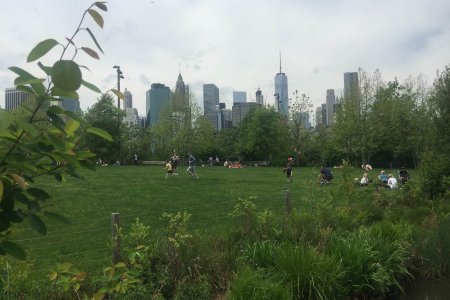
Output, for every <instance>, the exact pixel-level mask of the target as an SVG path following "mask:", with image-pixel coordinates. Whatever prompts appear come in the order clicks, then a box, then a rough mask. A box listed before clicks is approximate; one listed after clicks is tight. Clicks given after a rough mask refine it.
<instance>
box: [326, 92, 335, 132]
mask: <svg viewBox="0 0 450 300" xmlns="http://www.w3.org/2000/svg"><path fill="white" fill-rule="evenodd" d="M335 103H336V96H335V95H334V90H333V89H330V90H327V98H326V105H327V125H328V126H331V125H333V124H334V113H335V111H334V105H335Z"/></svg>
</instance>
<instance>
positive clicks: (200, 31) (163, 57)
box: [0, 0, 450, 116]
mask: <svg viewBox="0 0 450 300" xmlns="http://www.w3.org/2000/svg"><path fill="white" fill-rule="evenodd" d="M92 3H93V2H92V1H86V0H71V1H70V0H64V1H62V0H39V1H35V0H14V1H11V0H10V1H2V9H1V12H0V91H1V93H0V106H2V107H4V97H5V93H4V90H5V89H6V88H8V87H13V82H14V78H15V74H14V73H12V72H11V71H9V70H8V67H10V66H17V67H20V68H23V69H25V70H27V71H29V72H31V73H32V74H34V75H35V76H38V77H42V78H44V77H45V76H44V73H43V72H42V71H41V70H40V69H39V68H37V66H36V63H37V62H32V63H26V57H27V55H28V53H29V52H30V51H31V49H32V48H33V47H34V46H35V45H36V44H37V43H39V42H40V41H42V40H45V39H48V38H54V39H56V40H58V41H59V42H60V43H64V44H65V37H69V36H71V35H72V34H73V33H74V31H75V29H76V27H77V26H78V23H79V21H80V19H81V16H82V14H83V12H84V10H86V9H87V8H88V7H89V6H90V4H92ZM107 6H108V11H107V12H103V11H100V10H99V9H97V10H98V11H99V12H100V13H101V14H102V16H103V18H104V27H103V29H101V28H100V27H99V26H97V24H96V23H95V22H94V21H93V20H92V18H90V16H87V17H86V19H85V22H84V23H83V25H82V27H88V28H90V29H91V31H92V32H93V34H94V35H95V37H96V39H97V41H98V42H99V44H100V46H101V47H102V49H103V51H104V54H102V53H100V51H98V50H97V48H96V46H95V44H94V43H93V41H92V39H91V38H90V37H89V35H88V34H87V32H86V31H80V32H79V33H78V35H77V37H76V38H75V40H74V42H75V44H76V45H77V47H83V46H84V47H89V48H92V49H94V50H96V51H97V52H98V53H99V55H100V59H99V60H95V59H93V58H91V57H90V56H88V55H87V54H85V53H83V52H82V51H79V52H78V54H77V56H76V57H75V61H76V62H77V63H79V64H80V65H85V66H87V67H88V68H89V70H90V71H88V70H85V69H83V70H82V72H83V79H84V80H86V81H89V82H91V83H93V84H95V85H96V86H98V87H99V88H100V89H101V90H102V91H103V92H106V91H108V90H109V89H111V88H116V87H117V74H116V71H115V69H113V66H114V65H119V66H120V67H121V70H122V71H123V74H124V77H125V78H124V79H122V80H121V82H120V85H121V90H122V91H123V90H124V88H126V89H127V90H128V91H130V92H131V93H132V95H133V106H134V107H136V108H137V109H138V112H139V115H141V116H144V115H145V114H146V108H145V94H146V91H147V90H149V89H150V86H151V84H152V83H163V84H165V85H166V86H169V87H170V88H172V89H174V88H175V83H176V80H177V77H178V74H179V72H181V75H182V76H183V79H184V82H185V84H188V85H189V86H190V90H191V92H193V95H194V98H195V100H196V101H197V102H198V104H199V105H200V106H201V107H202V106H203V104H202V103H203V89H202V86H203V84H205V83H214V84H215V85H216V86H218V88H219V90H220V99H221V102H225V103H226V105H227V108H231V105H232V92H233V91H234V90H235V91H246V92H247V101H255V92H256V90H257V89H258V88H260V89H261V91H262V94H263V96H264V98H265V101H266V103H267V104H274V76H275V74H276V73H278V72H279V68H280V53H281V64H282V72H284V73H285V74H286V75H287V77H288V87H289V93H290V94H291V95H293V92H294V91H296V90H297V91H298V93H299V94H306V95H308V96H309V97H310V99H311V102H312V103H313V104H314V107H317V106H319V105H320V104H321V103H324V102H325V97H326V90H327V89H335V91H336V95H338V96H339V95H340V94H341V93H342V89H343V85H344V82H343V81H344V79H343V73H344V72H356V71H358V68H362V69H364V70H366V71H367V72H369V73H371V72H374V71H375V70H376V69H379V70H380V72H381V74H382V78H383V80H385V81H390V80H394V79H395V78H397V79H398V80H399V81H400V82H402V81H403V80H405V79H406V78H407V77H408V76H418V75H423V76H425V77H426V78H427V82H428V84H429V85H432V83H433V81H434V79H435V78H436V74H437V71H438V70H443V69H444V68H445V66H446V65H449V64H450V18H449V16H450V1H448V0H341V1H338V0H314V1H311V0H277V1H275V0H225V1H224V0H220V1H219V0H153V1H151V0H126V1H125V0H112V1H109V2H107ZM61 49H62V48H61V47H59V48H58V47H55V48H54V49H52V50H51V51H50V52H49V53H48V54H47V55H46V56H45V57H43V58H42V59H40V60H39V61H41V62H42V63H44V65H45V64H51V63H52V62H54V61H55V59H57V58H58V57H59V55H60V54H61ZM69 54H70V57H69V58H71V56H72V55H73V51H72V52H70V51H69ZM79 95H80V102H81V108H82V109H83V110H85V109H87V108H88V107H90V106H92V105H93V104H94V103H95V101H96V100H97V99H98V97H99V96H100V95H99V94H96V93H94V92H91V91H90V90H88V89H86V88H84V87H82V88H81V90H80V91H79Z"/></svg>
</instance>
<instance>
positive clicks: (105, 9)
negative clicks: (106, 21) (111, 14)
mask: <svg viewBox="0 0 450 300" xmlns="http://www.w3.org/2000/svg"><path fill="white" fill-rule="evenodd" d="M105 3H106V2H104V1H97V2H95V3H94V4H95V6H97V7H98V8H100V9H101V10H103V11H108V8H107V7H106V5H105Z"/></svg>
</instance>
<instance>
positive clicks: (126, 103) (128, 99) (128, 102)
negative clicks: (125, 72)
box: [123, 88, 133, 111]
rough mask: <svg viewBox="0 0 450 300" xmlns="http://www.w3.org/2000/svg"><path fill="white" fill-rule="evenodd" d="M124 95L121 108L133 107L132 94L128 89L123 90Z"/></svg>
mask: <svg viewBox="0 0 450 300" xmlns="http://www.w3.org/2000/svg"><path fill="white" fill-rule="evenodd" d="M123 95H124V96H125V100H124V102H123V110H125V111H126V110H127V108H133V95H132V94H131V92H130V91H128V90H127V89H126V88H125V92H124V93H123Z"/></svg>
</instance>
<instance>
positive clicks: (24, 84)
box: [0, 2, 111, 259]
mask: <svg viewBox="0 0 450 300" xmlns="http://www.w3.org/2000/svg"><path fill="white" fill-rule="evenodd" d="M94 8H97V9H100V10H103V11H106V10H107V8H106V5H105V4H104V3H103V2H95V3H94V4H92V5H91V6H90V7H89V8H88V9H87V10H86V11H85V12H84V14H83V17H82V18H81V22H80V24H79V26H78V28H77V29H76V30H75V33H74V34H73V35H72V37H71V38H67V42H66V43H65V45H64V44H60V43H59V42H58V41H56V40H54V39H47V40H44V41H42V42H40V43H38V44H37V45H36V46H35V47H34V48H33V49H32V50H31V52H30V53H29V55H28V57H27V62H33V61H36V60H38V59H40V58H41V57H43V56H44V55H45V54H46V53H47V52H49V51H50V50H51V49H53V48H54V47H55V46H56V45H60V46H62V53H61V56H60V59H59V60H58V61H56V62H55V63H54V64H53V65H52V66H45V65H44V64H42V63H41V62H38V63H37V64H38V66H39V67H40V69H41V70H42V71H43V72H44V73H45V75H46V78H39V77H35V76H34V75H32V74H30V73H29V72H27V71H25V70H23V69H21V68H18V67H10V68H9V69H10V70H11V71H12V72H14V73H16V74H17V75H18V77H17V78H16V79H15V81H14V84H15V85H16V88H17V89H19V90H21V91H24V92H25V93H27V94H28V96H29V99H30V101H31V102H30V103H31V105H29V106H25V107H24V109H23V113H20V114H17V115H14V114H12V113H11V112H9V111H5V110H3V109H0V200H1V201H0V255H5V254H8V255H13V256H15V257H17V258H20V259H24V258H25V252H24V251H23V250H22V249H21V248H20V247H19V246H18V245H16V244H14V243H12V242H10V241H9V240H8V235H9V234H10V228H11V227H12V225H13V223H18V222H23V221H26V220H27V221H28V222H29V223H30V225H31V227H32V228H33V229H35V230H36V231H37V232H39V233H40V234H46V232H47V228H46V225H45V223H44V221H43V220H42V219H41V217H40V215H41V214H42V213H43V214H45V215H46V216H48V217H53V218H55V219H57V220H61V219H63V220H64V218H63V217H62V216H60V215H58V214H55V213H53V212H51V211H48V210H47V208H46V207H45V201H46V200H47V199H49V198H50V194H49V193H48V192H47V191H45V190H43V189H40V188H37V187H35V186H34V185H33V182H34V179H35V178H36V177H38V176H51V177H54V178H55V179H56V180H58V181H61V180H63V178H64V176H65V175H70V176H79V175H78V174H77V172H76V170H77V168H80V167H86V168H93V167H94V166H93V165H92V163H91V162H90V158H92V157H93V156H94V154H93V153H91V152H90V151H87V150H85V149H80V148H78V147H77V145H78V143H79V141H80V139H81V137H82V136H83V135H85V134H87V133H92V134H96V135H98V136H101V137H103V138H106V139H109V140H111V136H110V135H109V134H108V133H107V132H105V131H103V130H102V129H99V128H95V127H92V126H90V125H89V124H88V122H87V121H86V120H85V119H84V118H83V117H81V116H80V115H77V114H74V113H72V112H70V111H66V110H64V109H62V108H61V107H59V106H56V105H52V101H55V100H57V97H60V96H64V97H71V98H78V94H77V90H78V89H79V88H80V86H81V85H83V86H85V87H88V88H90V89H92V90H94V91H97V92H99V91H100V90H99V89H98V88H97V87H96V86H94V85H93V84H91V83H88V82H86V81H84V80H83V77H82V72H81V70H80V66H79V65H78V64H77V63H76V62H75V61H74V59H75V58H76V55H77V53H78V50H82V51H84V52H86V53H87V54H89V55H91V56H93V57H95V58H98V54H97V53H96V52H95V51H94V50H92V49H90V48H88V47H80V48H78V47H77V46H76V40H75V37H76V36H77V35H78V34H79V33H80V32H87V33H88V34H89V35H90V37H91V38H92V39H93V41H94V43H95V44H96V46H97V48H98V49H99V50H100V51H102V50H101V48H100V46H99V45H98V43H97V41H96V39H95V37H94V35H93V34H92V32H91V30H90V29H89V28H87V27H86V28H82V27H81V25H82V23H83V20H84V17H85V16H86V15H87V14H89V15H91V16H92V17H93V19H94V21H95V22H96V23H97V24H98V25H100V27H102V26H103V18H102V16H101V15H100V13H99V12H98V11H97V10H96V9H94ZM69 47H73V48H74V50H75V55H73V54H71V55H70V59H65V56H66V51H67V49H68V48H69ZM44 84H45V85H44ZM44 116H45V118H43V117H44Z"/></svg>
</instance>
